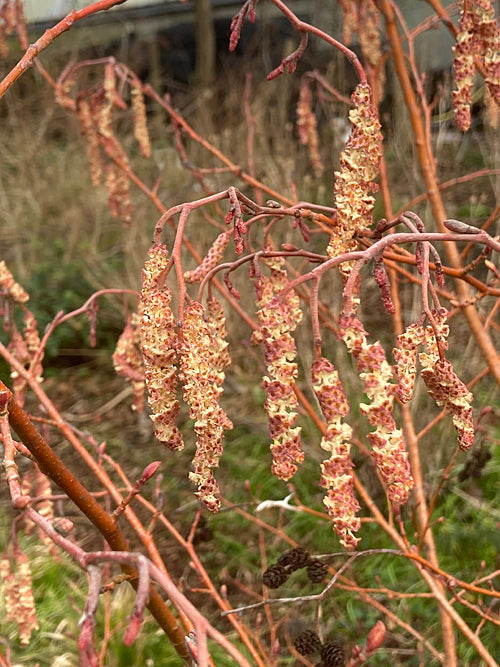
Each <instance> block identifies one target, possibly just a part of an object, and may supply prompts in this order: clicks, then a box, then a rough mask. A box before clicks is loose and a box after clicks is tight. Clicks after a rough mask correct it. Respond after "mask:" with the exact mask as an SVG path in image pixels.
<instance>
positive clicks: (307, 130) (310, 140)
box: [297, 79, 325, 176]
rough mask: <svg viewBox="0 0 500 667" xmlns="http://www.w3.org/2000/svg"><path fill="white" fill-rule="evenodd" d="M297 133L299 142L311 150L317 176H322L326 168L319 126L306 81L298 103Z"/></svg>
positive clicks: (310, 156)
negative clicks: (322, 156) (322, 159)
mask: <svg viewBox="0 0 500 667" xmlns="http://www.w3.org/2000/svg"><path fill="white" fill-rule="evenodd" d="M297 132H298V135H299V141H300V143H301V144H302V145H303V146H307V148H308V150H309V159H310V160H311V164H312V167H313V169H314V173H315V174H316V176H321V174H322V173H323V172H324V171H325V166H324V164H323V162H322V161H321V157H320V154H319V138H318V124H317V122H316V116H315V115H314V112H313V109H312V95H311V89H310V88H309V85H308V83H307V81H305V80H304V79H303V80H302V81H301V84H300V93H299V101H298V103H297Z"/></svg>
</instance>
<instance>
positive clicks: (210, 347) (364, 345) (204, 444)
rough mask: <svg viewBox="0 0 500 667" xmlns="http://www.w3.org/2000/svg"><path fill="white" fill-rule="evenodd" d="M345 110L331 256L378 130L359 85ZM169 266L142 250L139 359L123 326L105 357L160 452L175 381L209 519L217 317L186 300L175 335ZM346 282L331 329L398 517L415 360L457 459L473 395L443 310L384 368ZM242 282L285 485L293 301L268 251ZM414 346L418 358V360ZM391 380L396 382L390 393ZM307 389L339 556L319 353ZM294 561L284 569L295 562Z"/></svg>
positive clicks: (350, 223) (277, 571)
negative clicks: (450, 433) (401, 410)
mask: <svg viewBox="0 0 500 667" xmlns="http://www.w3.org/2000/svg"><path fill="white" fill-rule="evenodd" d="M352 101H353V110H352V111H351V113H350V118H351V121H352V123H353V129H352V132H351V136H350V138H349V140H348V142H347V144H346V148H345V150H344V152H343V153H342V156H341V160H340V171H339V172H337V173H336V184H335V191H334V194H335V202H336V208H337V218H336V221H335V223H334V224H335V229H334V230H333V231H332V235H331V238H330V243H329V246H328V254H329V256H331V257H333V256H339V255H341V254H342V253H346V252H349V251H351V250H353V249H354V247H355V243H356V241H355V237H356V236H357V235H358V234H359V233H361V232H362V231H363V230H366V229H368V228H369V227H370V226H371V225H372V223H373V218H372V209H373V197H372V195H371V194H370V193H371V192H373V191H374V190H375V189H376V184H375V183H374V179H375V177H376V175H377V173H378V165H379V160H380V142H381V134H380V124H379V122H378V117H377V112H376V109H375V107H374V105H373V102H372V98H371V91H370V88H369V86H367V85H366V84H360V85H359V86H358V87H357V88H356V91H355V92H354V93H353V96H352ZM230 237H231V233H230V231H226V232H223V233H222V234H220V235H219V237H218V238H217V239H216V241H215V242H214V244H213V246H212V248H211V249H210V250H209V252H208V253H207V255H206V257H205V259H204V260H203V261H202V263H201V264H200V266H199V267H198V268H197V269H195V270H194V271H189V272H186V273H185V275H184V280H185V281H186V282H199V281H200V280H202V279H203V277H204V276H206V275H207V273H208V271H210V270H211V269H212V268H214V267H215V266H216V265H217V264H218V263H219V262H220V260H221V258H222V255H223V253H224V251H225V249H226V247H227V245H228V243H229V241H230ZM267 250H269V251H271V248H268V249H267ZM168 266H169V262H168V258H167V250H166V248H165V246H164V245H163V244H160V243H157V244H155V245H153V247H152V248H151V250H150V252H149V256H148V259H147V261H146V264H145V267H144V272H143V285H142V292H141V302H140V310H139V319H140V322H139V327H138V328H139V332H140V334H139V338H140V347H141V351H142V355H141V354H138V350H137V340H136V338H137V336H136V335H135V334H134V331H133V327H131V326H130V325H128V327H127V328H126V330H125V332H124V334H123V336H122V338H121V339H120V343H119V347H118V349H117V352H116V353H115V365H116V367H117V370H118V372H120V373H121V374H122V375H124V376H125V377H127V378H128V379H130V380H132V381H133V382H135V384H136V387H135V388H136V402H137V403H138V401H139V399H138V394H139V393H140V390H141V378H142V377H145V381H146V385H147V389H148V396H149V404H150V407H151V410H152V419H153V421H154V424H155V431H156V436H157V438H158V439H159V440H160V442H163V443H164V444H165V445H166V446H168V447H169V448H171V449H180V448H182V447H183V441H182V437H181V434H180V431H179V429H178V428H177V426H176V423H175V421H176V417H177V415H178V413H179V403H178V399H177V385H178V382H180V384H181V385H182V391H183V397H184V400H185V401H186V403H187V404H188V405H189V407H190V417H191V418H192V419H193V420H194V430H195V432H196V438H197V442H196V454H195V456H194V460H193V468H194V469H193V471H192V472H191V473H190V478H191V480H192V481H193V482H194V483H195V484H196V485H197V487H198V493H197V495H198V497H199V498H200V500H201V501H202V502H203V503H204V504H205V505H206V506H207V507H208V508H209V509H210V510H212V511H216V510H217V509H218V508H219V505H220V499H219V487H218V485H217V482H216V480H215V478H214V475H213V469H214V468H215V467H217V466H218V463H219V458H220V456H221V454H222V439H223V434H224V431H225V430H226V429H229V428H231V427H232V424H231V422H230V420H229V419H228V417H227V415H226V414H225V412H224V410H223V409H222V408H221V406H220V404H219V397H220V394H221V392H222V383H223V381H224V368H225V367H226V366H227V365H229V363H230V358H229V355H228V351H227V342H226V341H225V336H226V331H225V318H224V313H223V310H222V307H221V306H220V304H219V303H218V302H217V301H216V299H214V298H213V297H210V298H209V300H208V308H207V309H205V308H204V306H203V305H202V304H201V303H199V302H197V301H194V300H192V299H189V298H188V297H187V298H186V303H185V304H180V312H182V315H181V317H182V322H180V323H179V325H177V323H176V321H175V317H174V314H173V313H172V310H171V308H170V302H171V299H172V294H171V292H170V290H169V289H168V288H167V287H166V285H165V273H166V271H167V269H168ZM351 271H352V264H350V263H348V262H344V263H343V264H342V267H341V275H342V278H343V281H344V284H345V285H346V286H347V283H349V285H350V294H351V298H350V301H349V305H350V308H349V310H344V311H343V312H342V313H341V315H340V318H339V338H340V339H341V340H342V341H343V343H344V345H345V346H346V348H347V350H348V352H349V353H350V354H351V356H352V357H353V359H354V361H355V363H356V366H357V370H358V373H359V377H360V379H361V380H362V382H363V388H364V392H365V394H366V397H367V400H366V402H364V403H361V404H360V410H361V413H362V414H364V415H365V416H366V418H367V420H368V422H369V423H370V425H371V426H372V427H373V430H372V431H371V432H370V433H368V436H367V437H368V440H369V442H370V444H371V446H372V456H373V458H374V461H375V463H376V466H377V469H378V472H379V475H380V477H381V479H382V480H383V482H384V484H385V488H386V490H387V494H388V498H389V500H390V502H391V504H392V505H393V507H395V508H396V509H397V508H398V507H401V506H402V505H404V504H405V503H406V501H407V500H408V497H409V494H410V491H411V489H412V486H413V480H412V477H411V471H410V465H409V461H408V454H407V451H406V443H405V440H404V437H403V433H402V431H401V430H400V429H398V428H397V426H396V421H395V418H394V414H393V411H394V402H395V399H396V396H397V397H398V398H399V400H400V401H401V402H402V403H405V402H407V401H408V400H409V399H410V398H411V395H412V391H413V383H414V381H415V375H416V360H417V355H418V358H419V360H420V364H421V367H422V378H423V380H424V382H425V384H426V385H427V388H428V391H429V394H430V395H431V396H432V397H433V398H434V399H435V401H436V402H437V403H438V405H440V406H443V407H444V408H445V410H446V411H447V412H449V413H450V415H451V417H452V420H453V423H454V425H455V427H456V429H457V432H458V443H459V446H460V447H461V448H462V449H467V448H468V447H470V446H471V444H472V440H473V437H474V428H473V423H472V408H471V406H470V401H471V399H472V395H471V394H470V392H469V391H468V390H467V388H466V387H465V385H464V384H463V383H462V382H461V381H460V380H459V379H458V378H457V376H456V374H455V372H454V370H453V368H452V366H451V363H450V362H449V361H447V360H446V359H445V358H444V355H443V351H444V350H445V349H446V346H447V343H446V337H447V335H448V326H447V324H446V315H447V313H446V311H436V312H434V313H433V314H432V315H431V322H430V325H429V326H427V327H424V326H423V325H422V324H418V323H417V324H412V325H410V326H409V327H408V328H407V329H406V330H405V332H404V333H403V334H402V335H401V336H399V337H398V340H397V346H396V348H395V349H394V358H395V361H396V364H395V367H393V366H392V365H391V364H390V363H389V362H388V360H387V358H386V353H385V351H384V349H383V348H382V345H381V344H380V342H378V341H376V342H374V343H370V342H369V341H368V334H367V332H366V331H365V329H364V328H363V326H362V324H361V321H360V320H359V317H358V314H357V308H358V304H359V284H358V283H359V281H358V282H355V281H354V280H353V279H352V278H351V277H350V276H351ZM252 276H253V278H254V282H255V287H256V294H257V319H258V323H259V327H258V329H257V331H256V332H255V333H254V335H253V342H254V343H259V344H261V345H262V348H263V353H264V360H265V364H266V374H265V375H264V377H263V380H262V387H263V389H264V390H265V392H266V394H267V398H266V401H265V404H264V406H265V409H266V412H267V414H268V419H269V436H270V439H271V445H270V449H271V453H272V466H271V468H272V472H273V474H274V475H276V476H277V477H279V478H280V479H282V480H288V479H290V478H291V477H292V476H293V475H294V474H295V473H296V471H297V469H298V466H299V464H300V463H302V461H303V460H304V452H303V449H302V444H301V428H300V427H299V426H297V425H296V419H297V416H298V412H297V409H298V400H297V397H296V393H295V390H296V387H295V382H296V379H297V377H298V364H297V361H296V356H297V349H296V345H295V341H294V338H293V335H292V334H293V332H294V330H295V328H296V327H297V325H298V324H299V323H300V321H301V319H302V312H301V309H300V300H299V297H298V295H297V294H296V292H295V291H294V290H293V289H292V288H291V284H290V280H289V277H288V274H287V271H286V263H285V260H284V258H283V257H280V256H274V253H272V252H269V254H268V256H264V257H261V258H260V264H259V267H258V268H257V267H256V266H255V265H254V269H253V273H252ZM346 289H347V287H346ZM345 304H347V301H345ZM420 345H423V347H424V350H425V351H422V352H420V354H418V347H419V346H420ZM394 379H396V381H397V382H393V380H394ZM311 380H312V388H313V390H314V393H315V395H316V398H317V400H318V403H319V406H320V408H321V411H322V413H323V416H324V420H325V431H324V435H323V438H322V440H321V447H322V448H323V449H324V450H326V451H327V452H328V453H329V457H328V458H327V459H326V460H324V461H323V462H322V464H321V478H320V485H321V486H322V487H323V488H324V489H326V495H325V498H324V500H323V502H324V504H325V506H326V508H327V511H328V514H329V516H330V517H331V519H332V525H333V528H334V530H335V532H336V534H337V536H338V538H339V540H340V543H341V544H342V545H343V546H344V547H345V548H346V549H354V548H355V547H356V546H357V543H358V542H359V538H357V537H356V533H357V531H358V530H359V527H360V523H361V522H360V519H359V517H358V516H357V514H358V511H359V509H360V506H359V503H358V501H357V499H356V497H355V495H354V479H353V475H352V468H353V464H352V460H351V439H352V429H351V426H350V425H349V424H347V423H346V422H345V418H346V416H347V415H348V413H349V410H350V407H349V403H348V401H347V397H346V394H345V391H344V387H343V385H342V382H341V380H340V378H339V375H338V373H337V371H336V370H335V368H334V366H333V364H332V362H331V361H329V360H328V359H327V358H326V357H323V356H321V354H320V353H318V354H317V355H316V359H315V361H314V363H313V366H312V369H311ZM293 553H294V554H295V556H294V558H295V557H296V555H297V554H296V552H295V551H294V552H293ZM289 558H290V556H289V555H286V557H284V560H283V559H282V560H280V561H279V562H278V563H276V564H275V565H274V566H271V568H270V569H269V570H268V571H267V573H266V575H265V582H266V585H268V586H270V587H277V586H279V585H281V584H282V583H283V582H284V581H285V580H286V578H287V577H288V575H289V574H290V572H292V571H293V569H294V568H295V567H296V563H295V560H292V561H290V560H289ZM285 561H286V562H285ZM310 565H311V563H310V562H309V559H308V558H306V561H305V562H304V564H301V565H298V567H304V566H307V567H308V568H309V566H310ZM320 565H321V564H320ZM321 566H322V565H321ZM322 567H323V566H322ZM312 569H314V567H313V568H312ZM323 575H324V572H323V570H322V572H321V576H323ZM313 576H314V575H313ZM318 576H319V574H318ZM318 580H319V579H318Z"/></svg>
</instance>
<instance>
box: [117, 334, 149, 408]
mask: <svg viewBox="0 0 500 667" xmlns="http://www.w3.org/2000/svg"><path fill="white" fill-rule="evenodd" d="M139 346H140V334H139V333H138V331H137V330H136V328H135V327H134V326H133V325H132V324H131V322H127V324H126V325H125V329H124V330H123V332H122V333H121V335H120V338H119V339H118V342H117V343H116V348H115V351H114V352H113V367H114V369H115V372H116V373H117V374H118V375H121V376H122V377H124V378H126V379H127V380H128V381H129V382H130V384H131V386H132V389H133V392H134V398H133V402H132V410H136V411H137V412H142V411H143V410H144V387H145V385H146V382H145V378H144V363H143V359H142V355H141V352H140V349H139Z"/></svg>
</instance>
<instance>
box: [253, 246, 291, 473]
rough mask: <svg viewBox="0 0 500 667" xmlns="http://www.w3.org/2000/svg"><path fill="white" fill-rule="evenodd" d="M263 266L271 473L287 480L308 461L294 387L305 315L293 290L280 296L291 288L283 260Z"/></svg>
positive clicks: (260, 294)
mask: <svg viewBox="0 0 500 667" xmlns="http://www.w3.org/2000/svg"><path fill="white" fill-rule="evenodd" d="M263 264H264V265H265V266H267V267H268V268H269V269H270V275H269V276H268V275H261V276H260V277H259V279H258V280H257V281H256V288H257V299H258V300H257V305H258V308H259V310H258V311H257V317H258V320H259V324H260V329H259V331H258V333H257V335H256V336H254V337H253V340H254V341H259V342H260V341H261V342H262V343H263V347H264V358H265V362H266V367H267V375H266V376H264V377H263V378H262V385H261V386H262V388H263V389H264V390H265V392H266V394H267V399H266V401H265V404H264V406H265V409H266V412H267V415H268V418H269V436H270V438H271V439H272V444H271V452H272V456H273V462H272V466H271V470H272V473H273V474H274V475H276V476H277V477H279V478H280V479H284V480H287V479H290V477H292V476H293V475H294V474H295V473H296V471H297V464H299V463H302V461H303V460H304V452H303V451H302V445H301V436H300V433H301V429H300V427H295V420H296V418H297V412H296V407H297V399H296V397H295V394H294V391H293V387H294V382H295V378H296V377H297V363H296V362H295V358H296V355H297V349H296V346H295V341H294V339H293V337H292V335H291V332H292V331H294V330H295V328H296V326H297V324H298V323H299V322H300V321H301V320H302V311H301V310H300V307H299V297H298V296H297V294H296V293H295V292H294V291H293V290H291V291H290V292H288V294H287V295H286V296H285V297H284V298H282V299H280V298H279V293H280V292H281V291H282V290H283V288H284V287H286V286H287V285H288V284H289V280H288V276H287V273H286V270H285V268H284V264H285V262H284V260H283V258H282V257H272V258H267V259H264V260H263ZM275 297H276V298H275Z"/></svg>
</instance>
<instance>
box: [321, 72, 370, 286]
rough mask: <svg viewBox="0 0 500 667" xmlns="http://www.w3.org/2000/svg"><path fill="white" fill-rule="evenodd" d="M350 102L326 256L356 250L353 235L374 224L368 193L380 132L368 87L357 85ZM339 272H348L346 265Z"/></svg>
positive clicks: (337, 173) (336, 178)
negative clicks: (346, 136) (335, 212)
mask: <svg viewBox="0 0 500 667" xmlns="http://www.w3.org/2000/svg"><path fill="white" fill-rule="evenodd" d="M351 100H352V103H353V107H354V108H353V109H351V111H350V112H349V119H350V121H351V123H352V125H353V127H352V130H351V134H350V135H349V138H348V140H347V143H346V146H345V149H344V150H343V152H342V154H341V156H340V171H337V172H335V186H334V195H335V206H336V209H337V221H336V223H335V228H334V229H333V230H332V235H331V237H330V243H329V245H328V249H327V251H328V255H329V257H337V256H338V255H340V254H342V253H344V252H347V251H350V250H354V249H355V248H356V243H357V241H356V238H355V236H356V235H357V234H359V233H360V232H362V231H365V230H367V229H368V228H369V227H371V225H372V224H373V205H374V202H375V198H374V197H373V195H372V194H371V192H376V191H377V190H378V185H377V184H376V183H375V182H374V181H375V179H376V178H377V176H378V173H379V164H380V158H381V156H382V133H381V132H380V122H379V119H378V113H377V109H376V107H375V106H374V104H373V102H372V93H371V88H370V86H369V85H368V84H362V83H360V84H359V85H358V86H357V88H356V90H355V91H354V93H353V94H352V96H351ZM342 272H343V273H344V274H345V273H346V272H347V273H348V272H349V267H348V266H347V265H346V264H343V265H342Z"/></svg>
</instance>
